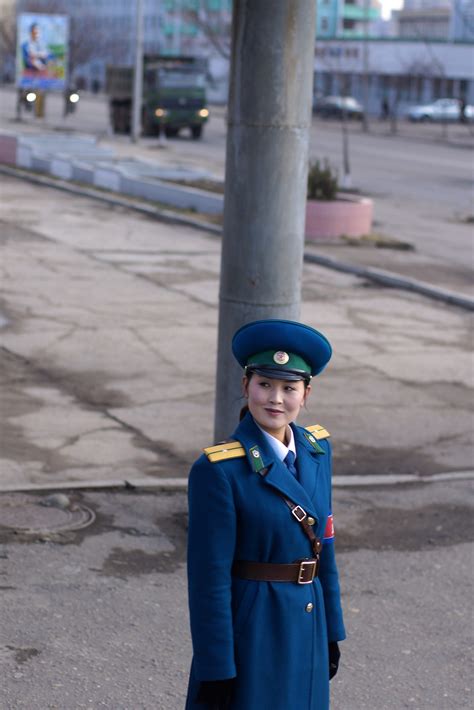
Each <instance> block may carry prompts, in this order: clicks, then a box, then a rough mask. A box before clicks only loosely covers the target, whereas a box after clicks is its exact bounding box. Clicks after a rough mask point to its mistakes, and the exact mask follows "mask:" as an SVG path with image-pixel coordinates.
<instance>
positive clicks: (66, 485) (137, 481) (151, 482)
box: [0, 471, 474, 495]
mask: <svg viewBox="0 0 474 710" xmlns="http://www.w3.org/2000/svg"><path fill="white" fill-rule="evenodd" d="M470 480H474V471H448V472H446V473H435V474H433V475H432V476H421V475H419V474H396V473H394V474H386V475H372V474H369V475H367V476H361V475H351V476H333V478H332V485H333V488H361V487H368V486H397V485H401V484H420V483H421V484H427V483H444V482H446V481H449V482H450V483H452V482H454V481H470ZM110 489H123V490H134V489H137V490H150V491H161V492H166V493H185V492H186V491H187V489H188V479H187V478H152V477H148V478H128V479H115V480H114V479H110V480H103V481H84V482H82V481H81V482H77V481H76V482H74V481H70V482H68V481H61V482H59V483H57V484H56V485H52V484H49V483H38V484H30V485H28V484H25V485H13V484H12V485H11V486H9V485H6V486H0V495H1V494H2V493H28V492H30V493H38V492H40V491H43V492H46V491H59V490H74V491H80V490H84V491H87V490H91V491H92V490H110Z"/></svg>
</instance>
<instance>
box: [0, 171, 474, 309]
mask: <svg viewBox="0 0 474 710" xmlns="http://www.w3.org/2000/svg"><path fill="white" fill-rule="evenodd" d="M0 174H4V175H9V176H10V177H16V178H19V179H22V180H27V181H28V182H32V183H34V184H37V185H43V186H45V187H53V188H56V189H58V190H63V191H64V192H69V193H71V194H73V195H77V196H79V197H89V198H92V199H96V200H100V201H102V202H106V203H108V204H110V205H113V206H117V207H125V208H127V209H131V210H135V211H137V212H140V213H142V214H146V215H148V216H149V217H154V218H155V219H159V220H161V221H163V222H168V223H170V224H181V225H183V226H187V227H192V228H194V229H199V230H201V231H204V232H207V233H210V234H213V235H215V236H222V229H221V228H220V227H217V226H216V225H215V224H211V223H209V222H202V221H200V220H196V219H192V217H185V216H181V215H179V214H177V213H176V212H174V211H171V210H163V209H160V208H158V207H154V206H153V205H151V204H148V203H146V202H143V201H140V200H132V199H129V198H127V197H123V196H120V197H118V196H116V195H114V194H111V193H106V192H102V191H101V190H97V189H94V188H92V187H83V186H81V185H75V184H71V183H69V182H67V181H65V180H59V179H58V180H53V179H51V178H49V177H47V176H44V175H35V174H32V173H29V172H27V171H24V170H21V169H18V168H15V167H10V166H6V165H0ZM304 261H305V262H306V263H310V264H317V265H318V266H323V267H324V268H327V269H332V270H333V271H340V272H343V273H347V274H353V275H354V276H358V277H359V278H363V279H366V280H368V281H372V282H374V283H376V284H379V285H381V286H386V287H389V288H395V289H399V290H401V291H411V292H412V293H416V294H418V295H421V296H425V297H427V298H431V299H433V300H436V301H442V302H444V303H446V304H448V305H452V306H457V307H459V308H463V309H465V310H468V311H474V298H470V297H469V296H465V295H463V294H460V293H456V292H454V291H448V290H447V289H442V288H437V287H435V286H432V285H431V284H428V283H426V282H424V281H418V280H416V279H410V278H406V277H404V276H397V275H395V274H392V273H390V272H389V271H383V270H381V269H367V268H364V267H361V266H354V265H353V264H347V263H345V262H341V261H337V260H336V259H331V258H330V257H326V256H320V255H318V254H310V253H308V252H305V253H304Z"/></svg>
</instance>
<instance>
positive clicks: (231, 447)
mask: <svg viewBox="0 0 474 710" xmlns="http://www.w3.org/2000/svg"><path fill="white" fill-rule="evenodd" d="M203 451H204V453H205V454H206V456H207V458H208V459H209V461H211V463H216V462H217V461H225V460H226V459H236V458H239V457H241V456H245V449H244V447H243V446H242V444H241V443H240V441H223V442H222V443H221V444H216V446H208V447H207V448H206V449H203Z"/></svg>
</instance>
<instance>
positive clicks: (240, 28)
mask: <svg viewBox="0 0 474 710" xmlns="http://www.w3.org/2000/svg"><path fill="white" fill-rule="evenodd" d="M233 12H234V14H233V27H232V57H231V70H230V94H229V106H228V133H227V157H226V191H225V207H224V236H223V244H222V261H221V283H220V295H219V338H218V364H217V392H216V417H215V436H216V440H219V439H222V438H225V437H227V436H228V435H229V434H230V433H231V432H232V430H233V429H234V427H235V426H236V424H237V422H238V412H239V409H240V407H241V406H242V401H241V399H240V396H241V385H240V382H241V377H242V372H241V370H240V368H239V366H238V365H237V364H236V363H235V361H234V359H233V357H232V354H231V348H230V345H231V338H232V335H233V333H234V332H235V330H236V329H237V328H238V327H240V326H241V325H243V324H244V323H247V322H249V321H252V320H257V319H260V318H288V319H298V317H299V311H300V298H301V272H302V266H303V246H304V224H305V205H306V187H307V185H306V182H307V168H308V142H309V128H310V125H311V96H312V87H313V65H314V43H315V34H316V0H272V2H268V0H235V2H234V11H233Z"/></svg>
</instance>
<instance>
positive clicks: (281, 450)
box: [255, 422, 296, 461]
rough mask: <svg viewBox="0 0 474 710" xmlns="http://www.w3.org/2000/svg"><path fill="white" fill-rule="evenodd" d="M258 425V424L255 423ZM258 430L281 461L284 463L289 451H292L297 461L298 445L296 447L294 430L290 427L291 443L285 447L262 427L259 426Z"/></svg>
mask: <svg viewBox="0 0 474 710" xmlns="http://www.w3.org/2000/svg"><path fill="white" fill-rule="evenodd" d="M255 423H256V424H257V422H255ZM257 426H258V428H259V429H260V431H261V432H262V434H263V435H264V437H265V439H266V440H267V441H268V443H269V444H270V446H271V448H272V450H273V453H274V454H275V456H276V457H277V458H278V459H279V460H280V461H284V460H285V458H286V455H287V453H288V451H292V452H293V453H294V455H295V459H296V445H295V437H294V435H293V429H292V428H291V427H289V429H290V441H289V443H288V446H285V444H282V442H281V441H280V440H279V439H276V438H275V437H274V436H272V435H271V434H269V433H268V431H264V430H263V429H262V427H261V426H259V425H258V424H257Z"/></svg>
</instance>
